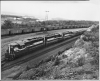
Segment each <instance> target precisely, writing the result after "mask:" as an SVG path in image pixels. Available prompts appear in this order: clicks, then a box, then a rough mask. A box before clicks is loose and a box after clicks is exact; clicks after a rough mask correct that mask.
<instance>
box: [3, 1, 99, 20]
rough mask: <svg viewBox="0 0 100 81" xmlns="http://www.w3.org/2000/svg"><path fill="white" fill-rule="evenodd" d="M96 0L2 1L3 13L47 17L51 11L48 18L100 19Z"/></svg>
mask: <svg viewBox="0 0 100 81" xmlns="http://www.w3.org/2000/svg"><path fill="white" fill-rule="evenodd" d="M94 1H96V0H91V1H81V2H79V1H76V2H75V1H71V2H69V1H55V2H53V1H37V2H36V1H1V14H12V15H21V16H33V17H36V18H40V19H45V16H46V12H45V11H49V13H48V19H55V18H60V19H70V20H99V18H100V16H99V14H100V6H99V5H100V4H99V3H98V2H94ZM97 1H98V0H97Z"/></svg>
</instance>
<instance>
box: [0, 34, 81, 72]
mask: <svg viewBox="0 0 100 81" xmlns="http://www.w3.org/2000/svg"><path fill="white" fill-rule="evenodd" d="M77 38H79V36H76V37H73V38H71V39H68V40H64V41H63V42H60V43H57V44H55V45H53V46H49V47H48V48H47V47H46V48H45V49H42V50H39V51H36V52H35V53H34V54H29V55H26V56H25V57H22V58H18V59H16V60H14V61H10V62H6V61H3V63H2V66H1V71H5V70H7V69H10V68H12V67H14V66H16V65H20V64H23V63H25V62H27V61H29V60H32V59H35V58H36V57H39V56H42V55H44V54H46V53H49V52H51V51H53V50H55V49H57V48H59V47H60V48H61V47H63V46H64V45H65V44H68V43H70V42H72V41H75V40H76V39H77ZM70 47H71V45H70V46H68V47H67V46H66V48H67V49H69V48H70ZM59 51H60V50H59Z"/></svg>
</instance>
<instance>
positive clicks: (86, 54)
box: [6, 25, 99, 80]
mask: <svg viewBox="0 0 100 81" xmlns="http://www.w3.org/2000/svg"><path fill="white" fill-rule="evenodd" d="M9 77H10V79H15V80H16V79H18V80H20V79H24V80H55V79H57V80H98V79H99V25H94V26H92V27H90V28H89V29H88V30H87V31H86V32H85V33H84V34H83V35H81V36H80V38H79V39H78V40H77V41H76V42H75V44H74V45H73V46H72V48H70V49H69V50H66V51H64V52H58V54H56V55H53V56H50V57H48V58H46V59H44V60H42V61H40V62H39V63H38V64H36V65H32V66H31V67H30V66H27V67H26V68H25V69H20V67H17V69H16V71H15V72H14V73H12V74H11V75H9V76H8V77H7V78H6V79H9Z"/></svg>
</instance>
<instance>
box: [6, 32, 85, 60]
mask: <svg viewBox="0 0 100 81" xmlns="http://www.w3.org/2000/svg"><path fill="white" fill-rule="evenodd" d="M83 32H84V31H76V32H63V33H54V34H48V35H45V36H43V37H28V38H25V39H23V40H18V41H14V42H12V43H10V44H9V45H8V49H7V51H6V53H5V59H6V60H14V59H15V58H17V57H20V56H21V55H25V54H26V53H27V52H30V51H34V50H36V49H38V48H40V47H43V46H46V45H48V44H52V43H56V42H58V41H61V40H65V39H68V38H71V37H73V36H76V35H80V34H82V33H83Z"/></svg>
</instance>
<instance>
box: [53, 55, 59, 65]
mask: <svg viewBox="0 0 100 81" xmlns="http://www.w3.org/2000/svg"><path fill="white" fill-rule="evenodd" d="M59 64H60V58H58V57H56V59H55V61H54V66H56V65H59Z"/></svg>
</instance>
